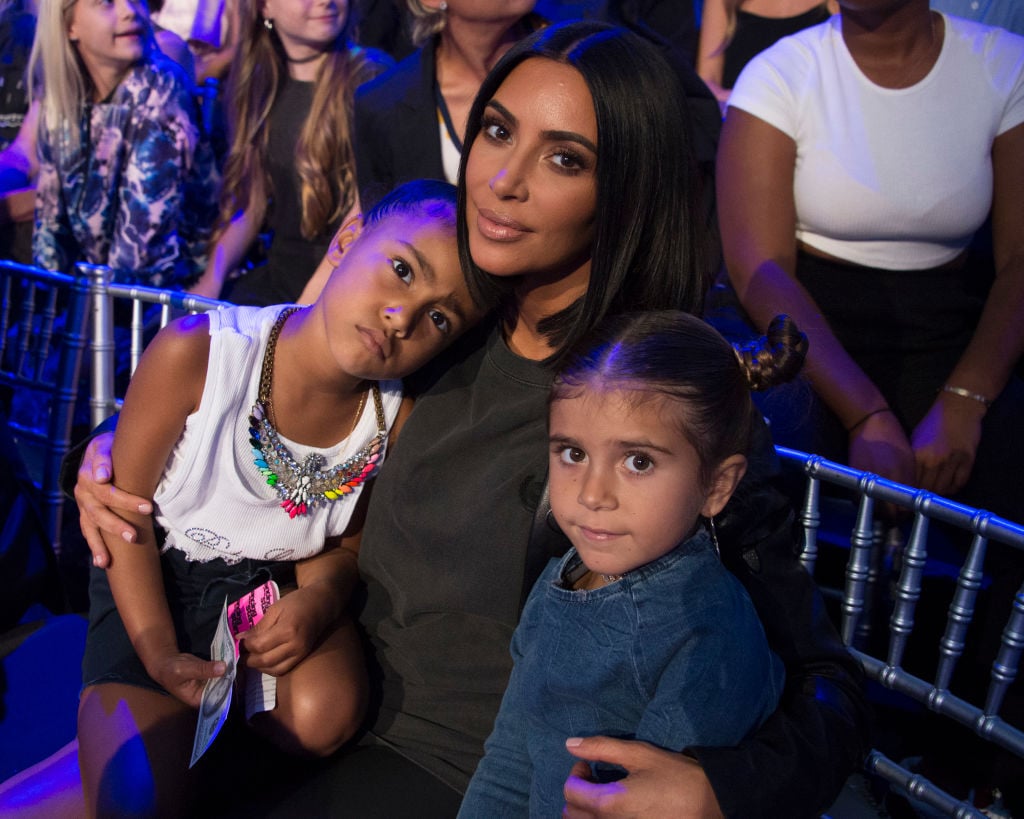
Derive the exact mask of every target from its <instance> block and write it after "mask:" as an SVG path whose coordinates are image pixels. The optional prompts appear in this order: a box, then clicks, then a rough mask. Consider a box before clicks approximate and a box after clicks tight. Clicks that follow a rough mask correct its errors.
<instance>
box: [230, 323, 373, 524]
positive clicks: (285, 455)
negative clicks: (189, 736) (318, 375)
mask: <svg viewBox="0 0 1024 819" xmlns="http://www.w3.org/2000/svg"><path fill="white" fill-rule="evenodd" d="M300 309H301V308H299V307H288V308H285V309H284V310H282V311H281V315H280V316H278V318H277V321H276V322H275V323H274V326H273V327H272V328H271V330H270V335H269V337H268V338H267V349H266V351H265V352H264V354H263V367H262V369H261V370H260V387H259V393H258V395H257V398H256V403H255V404H253V406H252V412H250V414H249V444H250V445H251V447H252V454H253V463H255V464H256V468H257V469H258V470H259V471H260V474H261V475H263V477H265V478H266V480H267V484H268V485H269V486H272V487H274V489H276V490H277V494H278V495H279V496H280V497H281V507H282V508H283V509H284V510H285V511H286V512H287V513H288V515H289V516H290V517H291V518H292V519H293V520H294V518H295V517H296V516H298V515H305V514H306V513H307V512H308V511H309V510H310V509H314V508H316V507H317V506H320V505H321V504H328V503H331V502H332V501H336V500H337V499H338V498H343V497H345V496H346V495H348V494H350V493H351V492H352V491H353V490H354V489H355V488H356V487H357V486H359V485H360V484H361V483H363V482H364V481H366V480H367V479H368V478H370V477H372V475H373V473H374V472H375V471H376V469H377V466H378V465H379V464H380V460H381V457H382V455H383V452H384V442H385V441H386V440H387V437H388V433H387V427H386V425H385V422H384V407H383V404H382V402H381V398H380V386H379V385H378V384H377V383H376V382H374V383H373V386H372V387H371V388H370V392H371V393H372V395H373V408H374V410H375V412H376V415H377V434H376V435H374V436H373V438H372V439H371V440H370V442H369V443H368V444H366V446H364V447H363V448H362V449H360V450H359V451H358V452H356V453H355V454H354V455H352V456H351V457H349V458H346V459H345V460H344V461H342V462H341V463H340V464H337V465H336V466H333V467H331V468H330V469H326V470H325V469H324V467H325V466H326V465H327V461H326V459H325V458H324V456H323V455H320V454H318V453H315V452H314V453H312V454H310V455H307V456H306V457H305V459H303V461H302V463H301V464H299V463H298V462H297V461H296V460H295V458H294V457H293V456H292V454H291V452H289V451H288V447H286V446H285V445H284V442H283V441H281V438H280V436H279V435H278V433H277V430H276V429H275V428H274V425H273V423H272V422H271V416H270V407H271V400H270V384H271V380H272V378H273V375H274V352H275V350H276V349H277V339H278V337H279V336H280V335H281V328H282V327H284V323H285V321H286V320H287V319H288V316H290V315H291V314H292V313H294V312H295V311H297V310H300ZM365 400H366V399H365V397H364V399H363V401H360V402H359V407H358V408H357V409H356V417H355V419H354V420H353V422H352V432H350V433H349V437H351V436H352V433H354V432H355V428H356V425H357V424H358V423H359V417H360V415H361V414H362V411H363V404H364V402H365Z"/></svg>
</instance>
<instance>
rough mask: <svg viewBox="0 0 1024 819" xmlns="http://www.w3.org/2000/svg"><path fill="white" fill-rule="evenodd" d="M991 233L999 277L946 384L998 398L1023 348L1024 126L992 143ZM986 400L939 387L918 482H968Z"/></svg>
mask: <svg viewBox="0 0 1024 819" xmlns="http://www.w3.org/2000/svg"><path fill="white" fill-rule="evenodd" d="M992 175H993V179H994V185H995V188H994V191H993V197H992V238H993V243H994V252H995V267H996V271H995V272H996V278H995V281H994V282H993V284H992V288H991V290H990V291H989V294H988V298H987V299H986V301H985V307H984V309H983V311H982V314H981V319H980V321H979V322H978V326H977V328H976V329H975V331H974V336H973V337H972V338H971V341H970V343H969V344H968V345H967V349H966V350H965V351H964V354H963V355H962V356H961V358H960V360H959V361H958V362H957V364H956V366H955V367H954V368H953V371H952V372H951V373H950V374H949V377H948V378H947V379H946V383H947V384H948V385H951V386H953V387H957V388H959V389H962V390H966V391H968V392H970V393H973V394H975V395H980V396H984V397H985V398H987V399H988V400H989V401H994V400H995V399H996V398H997V397H998V396H999V394H1000V393H1001V392H1002V391H1003V388H1004V387H1005V386H1006V382H1007V381H1008V380H1009V378H1010V375H1011V373H1012V372H1013V369H1014V367H1015V366H1016V363H1017V362H1018V361H1019V360H1020V357H1021V354H1022V353H1024V321H1022V320H1021V316H1024V208H1022V207H1021V201H1020V196H1021V191H1022V190H1024V125H1018V126H1017V127H1015V128H1011V129H1010V130H1009V131H1007V132H1006V133H1003V134H1001V135H999V136H998V137H996V139H995V142H994V143H993V145H992ZM985 409H986V408H985V405H984V404H982V403H981V402H980V401H977V400H975V399H972V398H966V397H964V396H962V395H957V394H953V393H949V392H940V393H939V394H938V396H937V397H936V399H935V403H934V404H932V407H931V409H930V410H929V411H928V414H927V415H925V417H924V418H923V419H922V420H921V422H920V423H919V424H918V425H917V427H916V429H914V432H913V434H912V436H911V444H912V446H913V448H914V455H915V458H916V463H917V475H916V481H917V484H918V485H919V486H922V487H924V488H926V489H931V490H932V491H933V492H938V493H939V494H941V495H949V494H952V493H954V492H956V491H957V490H959V489H960V488H962V487H963V485H964V484H965V483H966V482H967V479H968V477H969V476H970V474H971V469H972V467H973V466H974V455H975V452H976V451H977V448H978V442H979V440H980V439H981V421H982V418H983V417H984V415H985Z"/></svg>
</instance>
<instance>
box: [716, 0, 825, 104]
mask: <svg viewBox="0 0 1024 819" xmlns="http://www.w3.org/2000/svg"><path fill="white" fill-rule="evenodd" d="M828 18H829V13H828V9H827V8H826V6H825V4H824V3H822V4H821V5H820V6H815V7H814V8H812V9H808V10H807V11H805V12H804V13H803V14H798V15H797V16H796V17H761V16H760V15H757V14H751V13H750V12H747V11H737V12H736V30H735V31H734V32H733V35H732V39H731V40H730V41H729V45H728V46H726V48H725V65H724V66H723V68H722V87H723V88H732V87H733V86H734V85H735V84H736V78H737V77H739V75H740V71H742V70H743V66H745V65H746V64H747V63H749V62H750V61H751V60H752V59H753V58H754V57H755V56H756V55H758V54H760V53H761V52H762V51H764V50H765V49H766V48H768V46H770V45H772V44H774V43H775V41H776V40H781V39H782V38H783V37H787V36H789V35H790V34H796V33H797V32H798V31H800V30H801V29H805V28H808V27H810V26H814V25H817V24H818V23H823V22H825V21H826V20H827V19H828Z"/></svg>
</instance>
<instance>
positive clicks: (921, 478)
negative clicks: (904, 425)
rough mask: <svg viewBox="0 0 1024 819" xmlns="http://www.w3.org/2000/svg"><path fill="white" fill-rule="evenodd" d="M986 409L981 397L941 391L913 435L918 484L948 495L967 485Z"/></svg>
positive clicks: (911, 441)
mask: <svg viewBox="0 0 1024 819" xmlns="http://www.w3.org/2000/svg"><path fill="white" fill-rule="evenodd" d="M985 409H986V408H985V405H984V404H982V403H981V402H979V401H974V400H973V399H970V398H963V397H962V396H959V395H950V394H949V393H946V392H940V393H939V397H938V398H936V399H935V403H934V404H932V406H931V409H929V410H928V414H927V415H925V417H924V418H922V419H921V422H920V423H919V424H918V425H917V427H916V428H915V429H914V432H913V434H912V435H911V437H910V443H911V446H913V448H914V458H915V460H916V469H917V472H916V482H917V485H918V486H920V487H921V488H922V489H927V490H929V491H931V492H935V493H936V494H939V495H946V496H948V495H953V494H955V493H956V492H958V491H959V490H961V489H963V486H964V484H965V483H967V479H968V478H969V477H970V476H971V470H972V469H973V468H974V456H975V453H977V451H978V442H979V441H981V419H982V418H984V417H985Z"/></svg>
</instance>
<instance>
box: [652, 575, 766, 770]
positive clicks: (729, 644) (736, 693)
mask: <svg viewBox="0 0 1024 819" xmlns="http://www.w3.org/2000/svg"><path fill="white" fill-rule="evenodd" d="M704 593H706V594H708V595H712V594H714V590H713V589H711V588H706V589H705V590H704ZM738 598H739V599H738ZM701 614H702V616H700V617H699V618H697V619H695V620H693V621H691V622H689V623H683V624H680V625H681V627H682V629H683V630H684V634H683V639H682V640H681V641H680V644H681V647H680V649H679V650H678V651H677V652H676V653H675V655H674V656H673V657H672V658H671V660H670V661H669V663H668V665H667V666H666V667H665V669H664V670H663V672H662V673H661V676H660V678H659V679H658V680H657V681H656V684H655V690H654V695H653V697H652V699H651V701H650V703H649V705H648V706H647V708H646V710H645V711H644V714H643V717H642V718H641V720H640V724H639V726H638V728H637V732H636V737H637V739H639V740H643V741H645V742H651V743H653V744H655V745H658V746H659V747H662V748H667V749H670V750H675V751H680V750H682V749H683V748H686V747H688V746H691V745H709V746H717V745H722V746H731V745H735V744H736V743H738V742H740V741H741V740H742V739H743V738H744V737H746V736H748V735H749V734H750V733H751V731H752V730H753V729H754V728H756V727H757V726H758V725H760V724H761V722H763V721H764V720H765V719H766V718H767V717H768V716H769V715H770V714H771V713H772V712H773V711H774V710H775V707H776V705H777V704H778V702H779V696H780V694H781V693H782V686H783V681H784V677H785V675H784V672H783V666H782V662H781V661H780V660H779V659H778V657H776V656H775V655H774V654H773V653H772V652H771V650H770V649H769V648H768V641H767V640H766V639H765V636H764V632H763V631H762V630H761V626H760V623H759V622H758V620H757V616H756V615H755V613H754V610H753V606H751V605H750V604H749V602H748V601H747V600H746V599H745V596H743V595H742V592H740V591H739V590H738V589H736V590H734V591H733V593H731V594H726V595H725V596H724V597H723V598H722V602H721V603H720V604H719V605H713V606H710V607H707V608H705V609H704V610H703V612H702V613H701Z"/></svg>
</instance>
